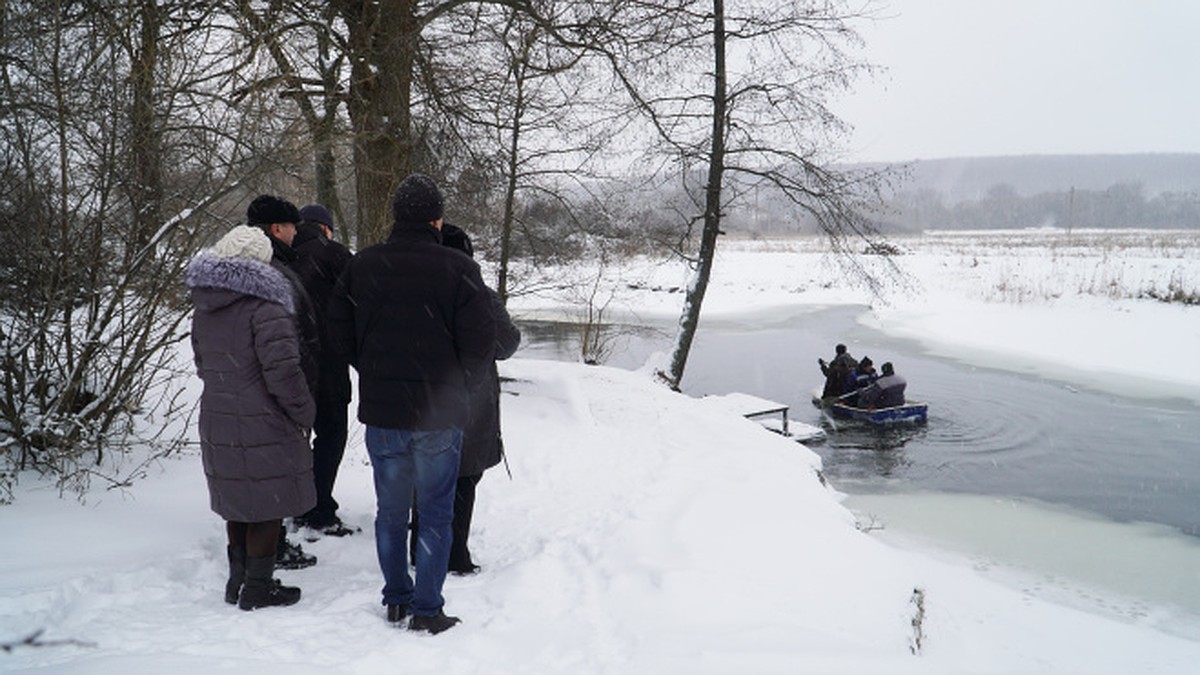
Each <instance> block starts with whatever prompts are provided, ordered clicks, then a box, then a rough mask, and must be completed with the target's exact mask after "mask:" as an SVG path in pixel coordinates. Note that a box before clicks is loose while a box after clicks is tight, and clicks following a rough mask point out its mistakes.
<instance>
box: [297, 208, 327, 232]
mask: <svg viewBox="0 0 1200 675" xmlns="http://www.w3.org/2000/svg"><path fill="white" fill-rule="evenodd" d="M300 217H301V218H303V219H304V220H307V221H308V222H310V223H320V224H322V225H324V226H326V227H328V228H329V229H331V230H332V229H333V214H331V213H329V209H327V208H325V207H324V206H321V205H320V204H309V205H308V206H305V207H304V208H302V209H300Z"/></svg>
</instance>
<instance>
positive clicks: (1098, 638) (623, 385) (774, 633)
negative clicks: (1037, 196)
mask: <svg viewBox="0 0 1200 675" xmlns="http://www.w3.org/2000/svg"><path fill="white" fill-rule="evenodd" d="M989 236H993V235H988V236H982V237H981V236H974V237H965V236H957V235H956V236H950V235H936V236H925V237H919V238H913V239H911V240H908V241H903V242H901V244H902V245H903V246H905V248H906V249H908V251H909V253H908V254H907V255H904V256H901V257H900V258H899V262H900V264H901V265H902V266H903V267H904V269H905V270H906V271H907V272H908V273H909V274H910V276H911V281H912V284H910V286H911V288H910V289H908V290H903V289H900V288H896V289H895V291H894V292H892V293H889V296H888V298H886V302H882V301H877V300H873V299H871V298H868V297H867V296H865V295H864V294H863V293H862V292H861V291H856V290H853V289H847V288H846V287H845V286H844V284H842V283H841V282H840V279H842V278H843V277H842V274H841V272H840V271H839V268H838V267H837V266H836V264H834V263H833V261H832V260H831V259H830V258H828V256H827V255H826V254H825V253H823V251H822V249H821V246H820V244H819V243H817V242H816V241H807V240H798V241H787V242H735V241H730V242H722V247H723V248H722V253H721V258H720V260H719V261H718V266H717V271H716V277H715V279H714V284H713V286H712V287H711V289H710V294H709V297H708V298H707V300H706V304H705V312H706V314H709V315H711V314H723V315H726V316H735V315H737V313H739V312H749V311H754V310H761V309H764V308H771V307H783V306H786V307H795V306H798V305H813V306H820V305H828V304H841V303H861V304H864V305H865V304H870V305H872V311H870V312H865V313H864V320H865V321H870V322H873V323H876V324H877V325H878V326H879V327H880V328H882V329H883V330H885V331H888V332H894V333H897V334H901V335H909V336H913V337H917V338H919V339H922V340H924V341H925V342H926V344H927V345H928V346H929V348H930V349H931V350H933V351H936V352H938V353H941V354H944V355H948V356H951V357H955V358H960V359H963V360H967V361H973V362H974V361H978V362H986V363H988V364H990V365H997V366H1000V367H1009V368H1014V369H1028V370H1035V371H1040V370H1046V369H1053V370H1054V372H1055V373H1056V374H1057V375H1059V376H1062V377H1064V378H1065V379H1067V380H1068V381H1079V382H1080V383H1081V384H1083V383H1086V384H1090V385H1094V386H1105V387H1112V388H1113V389H1114V390H1120V391H1124V392H1127V391H1128V390H1129V389H1130V388H1131V387H1137V388H1139V389H1140V390H1141V391H1144V392H1146V393H1147V395H1150V394H1154V393H1156V392H1157V393H1160V394H1161V393H1162V392H1164V391H1169V392H1172V393H1175V394H1179V395H1182V396H1186V397H1188V398H1191V399H1193V400H1200V363H1197V360H1198V359H1200V356H1197V353H1196V352H1197V351H1198V350H1196V345H1197V344H1198V341H1197V337H1200V333H1198V331H1200V320H1198V316H1197V312H1200V308H1197V307H1185V306H1183V305H1179V304H1173V305H1166V304H1162V303H1158V302H1156V301H1153V300H1145V299H1143V300H1137V299H1135V297H1136V296H1137V295H1139V294H1140V293H1141V292H1142V291H1145V290H1147V288H1150V287H1153V288H1155V289H1159V290H1163V289H1165V286H1166V285H1167V284H1169V283H1170V281H1171V280H1172V279H1177V280H1178V283H1179V284H1181V285H1182V287H1183V288H1190V289H1196V288H1197V287H1198V283H1197V280H1198V279H1200V276H1198V274H1200V273H1198V269H1200V262H1198V261H1200V255H1197V250H1198V245H1197V242H1198V241H1200V233H1193V234H1191V235H1186V236H1185V235H1179V237H1181V238H1180V239H1177V240H1174V241H1175V243H1174V244H1171V245H1169V246H1158V245H1157V244H1153V243H1151V244H1145V243H1144V242H1143V243H1139V244H1137V245H1133V244H1129V245H1124V246H1112V247H1105V246H1104V245H1102V244H1101V243H1100V237H1099V235H1097V236H1096V238H1095V239H1093V240H1092V244H1091V245H1090V246H1087V247H1084V246H1081V245H1079V244H1078V242H1079V239H1080V238H1082V237H1083V236H1084V233H1074V234H1073V237H1074V238H1075V239H1074V243H1071V242H1064V243H1061V244H1057V243H1054V242H1056V241H1059V240H1061V239H1062V237H1063V236H1064V235H1061V234H1059V235H1055V234H1054V233H1040V234H1036V235H1029V234H1022V235H1019V234H1017V233H1006V234H996V235H994V237H995V239H989V238H988V237H989ZM1056 236H1057V237H1058V239H1055V237H1056ZM1131 236H1132V235H1131ZM1138 236H1141V235H1138ZM1036 240H1040V241H1041V243H1035V244H1031V245H1028V246H1025V245H1024V244H1028V243H1030V242H1031V241H1036ZM998 242H999V243H998ZM1067 244H1071V246H1068V245H1067ZM1176 254H1178V255H1176ZM868 262H870V261H868ZM1098 266H1099V269H1098ZM605 272H606V279H611V281H612V286H611V287H612V288H613V289H614V295H613V296H612V298H613V301H612V303H611V304H610V309H611V310H612V311H613V312H617V313H623V312H629V313H631V314H635V315H639V316H644V317H651V316H656V317H662V316H671V315H674V314H677V313H678V309H679V304H680V301H681V297H682V296H681V294H680V293H678V292H670V288H671V287H677V286H681V285H684V284H686V283H687V273H686V271H685V270H683V269H682V268H681V267H679V266H677V265H651V264H649V263H647V264H644V265H639V264H630V265H626V266H623V267H622V268H621V269H608V270H605ZM577 274H578V276H579V278H586V274H585V273H577ZM1113 279H1116V280H1118V281H1119V283H1118V284H1110V283H1108V282H1109V281H1110V280H1113ZM631 286H632V288H631ZM1102 289H1107V290H1104V292H1099V291H1101V290H1102ZM561 302H562V298H561V297H560V298H555V297H533V296H524V297H521V298H517V299H516V300H515V302H514V303H513V311H514V312H515V313H518V314H524V315H527V316H532V315H534V314H547V313H550V312H553V311H558V310H556V309H555V307H556V306H558V305H560V304H561ZM1148 361H1149V362H1151V363H1152V364H1153V365H1154V366H1161V367H1150V368H1147V367H1145V364H1146V363H1147V362H1148ZM1130 364H1134V365H1130ZM1137 365H1141V366H1142V367H1140V368H1139V367H1136V366H1137ZM501 371H502V373H503V374H504V375H505V376H507V377H509V378H512V379H513V381H512V382H511V383H508V384H507V385H506V395H505V396H504V398H503V402H502V405H503V410H504V432H505V439H506V445H507V448H508V452H509V460H510V463H511V470H512V478H511V480H510V479H509V477H508V476H506V475H505V474H504V471H503V470H502V469H497V470H493V471H492V472H490V473H489V474H488V475H487V477H485V479H484V482H483V483H482V484H481V485H480V494H479V503H478V508H477V512H476V517H475V534H474V544H473V548H474V549H475V553H476V557H477V561H478V562H480V563H481V564H482V565H483V566H484V570H483V572H482V573H481V574H479V575H477V576H475V577H470V578H457V577H451V578H450V579H449V580H448V582H447V586H446V596H447V601H448V604H447V610H448V612H450V613H451V614H455V615H458V616H460V617H462V619H463V624H462V625H461V626H458V627H456V628H454V629H452V630H451V631H449V632H447V633H444V634H442V635H439V636H436V637H428V636H415V635H412V634H408V633H406V632H404V631H399V630H396V629H395V628H393V627H391V626H389V625H388V624H386V622H385V621H384V619H383V613H382V609H381V607H380V606H379V604H378V603H379V588H380V586H381V584H382V582H381V579H380V576H379V571H378V567H377V564H376V560H375V555H374V546H373V541H372V538H371V534H370V533H371V522H372V516H373V510H374V496H373V492H372V489H371V477H370V471H369V467H368V465H367V461H366V452H365V449H364V447H363V444H362V433H361V427H358V426H357V425H354V426H353V427H352V430H351V441H350V446H349V448H348V450H347V457H346V459H345V461H344V463H343V467H342V473H341V475H340V478H339V482H338V487H337V492H336V494H337V497H338V499H339V500H340V501H341V503H342V513H343V516H344V517H345V518H346V519H347V520H348V521H349V522H351V523H352V524H355V525H358V526H360V527H361V528H362V529H363V532H362V533H361V534H359V535H355V536H352V537H348V538H344V539H335V538H326V539H323V540H320V541H317V542H315V543H312V544H308V545H306V547H307V548H308V549H310V550H311V551H312V552H314V553H316V554H317V555H318V556H319V557H320V563H319V564H318V565H317V566H315V567H312V568H310V569H307V570H301V571H296V572H286V571H285V572H281V573H280V575H279V576H280V577H281V578H282V579H284V580H285V581H286V582H288V583H295V584H297V585H299V586H301V587H302V588H303V589H304V597H303V599H302V600H301V602H300V603H299V604H298V605H296V606H294V607H289V608H272V609H266V610H260V611H256V612H241V611H239V610H237V609H236V608H232V607H230V606H228V605H226V604H225V603H224V602H223V601H222V597H221V596H222V590H223V584H224V578H225V561H224V531H223V527H222V523H221V521H220V520H219V519H218V518H217V517H216V516H215V515H213V514H212V513H210V512H209V511H208V508H207V503H208V500H207V494H206V492H205V488H204V481H203V478H202V472H201V468H200V465H199V459H198V457H197V456H196V455H194V454H187V455H183V456H180V457H177V458H174V459H172V460H168V461H165V462H161V463H159V464H158V465H156V466H155V467H154V468H153V470H152V471H151V475H150V476H149V477H147V478H146V479H144V480H141V481H139V482H137V483H135V484H134V485H133V487H131V488H128V489H125V490H120V491H110V492H93V493H91V494H89V495H88V497H87V499H86V500H85V502H84V503H83V504H80V503H78V502H76V501H74V500H72V499H71V498H69V497H68V498H66V499H62V498H60V497H59V496H58V494H57V492H56V491H55V490H54V489H53V488H51V487H47V486H45V485H39V484H38V483H37V481H36V480H33V478H32V477H25V479H23V480H22V482H21V485H20V486H19V487H18V494H17V501H16V503H15V504H12V505H9V506H4V507H0V531H2V532H3V536H4V554H3V555H2V556H0V643H3V644H5V645H13V646H12V647H11V649H6V650H4V651H0V671H4V672H25V671H34V672H64V673H65V672H88V673H97V672H114V673H115V672H120V673H161V672H174V673H193V672H195V673H200V672H205V673H207V672H212V671H219V670H233V669H238V670H244V669H257V670H258V671H260V672H287V673H302V672H353V673H376V672H379V673H383V672H399V671H403V672H431V673H432V672H443V673H474V672H479V673H482V672H487V673H600V672H606V673H607V672H618V673H664V672H720V673H728V672H747V673H784V672H786V673H793V672H816V673H910V672H911V673H918V672H919V673H1122V674H1124V673H1133V672H1137V673H1190V672H1194V669H1195V664H1196V663H1200V642H1198V641H1195V640H1191V639H1187V638H1181V637H1177V636H1174V635H1169V634H1167V633H1165V632H1162V631H1160V630H1159V629H1158V628H1157V627H1156V626H1155V625H1154V623H1153V621H1150V620H1145V621H1139V620H1137V619H1126V620H1119V619H1116V618H1113V617H1111V616H1105V615H1101V614H1095V613H1088V612H1083V611H1079V610H1078V609H1073V608H1071V607H1067V606H1064V605H1060V604H1055V603H1054V602H1053V601H1052V599H1050V598H1046V597H1043V596H1041V595H1039V594H1038V593H1037V592H1035V591H1032V590H1029V589H1022V588H1019V587H1013V586H1011V585H1006V584H1002V583H996V582H995V581H993V580H991V579H989V578H988V577H986V576H984V575H982V574H981V573H980V571H979V570H976V569H973V568H972V567H971V566H969V565H964V564H959V563H957V562H955V560H954V559H953V558H948V557H946V556H943V555H934V554H929V553H923V552H919V551H913V550H910V549H901V548H896V547H893V546H890V545H888V544H886V543H884V542H883V541H881V540H880V538H879V537H878V536H876V535H875V534H874V533H872V532H870V531H865V532H864V531H861V530H860V529H859V527H856V525H861V523H856V520H855V517H854V516H853V515H852V514H851V513H850V512H849V511H848V510H846V509H845V508H844V507H843V506H842V496H841V495H839V494H838V493H837V492H836V491H835V490H834V489H832V488H831V487H829V486H826V485H823V484H822V482H821V481H820V480H819V476H818V473H817V471H818V469H819V467H820V459H819V458H818V457H817V455H815V454H814V453H812V452H810V451H809V450H807V449H805V448H804V447H803V446H800V445H798V444H796V443H794V442H792V441H790V440H788V439H785V438H782V437H779V436H777V435H774V434H771V433H769V432H766V431H764V430H763V429H762V428H761V427H760V426H759V425H758V424H756V423H753V422H750V421H747V420H745V419H742V418H740V417H738V416H737V415H736V414H731V413H728V412H726V411H725V410H723V409H722V408H721V407H720V406H719V405H716V404H714V402H712V401H705V400H695V399H692V398H688V397H686V396H683V395H679V394H673V393H670V392H668V391H666V390H664V389H663V388H662V387H661V386H660V385H658V384H655V383H654V382H653V381H652V378H651V377H650V375H649V368H647V369H643V370H642V371H639V372H629V371H622V370H617V369H612V368H605V367H587V366H582V365H577V364H565V363H555V362H548V361H537V360H528V359H515V360H513V361H510V362H507V363H504V364H503V365H502V368H501ZM866 529H869V528H866ZM36 631H42V632H41V633H39V634H38V635H37V637H36V638H34V639H33V640H31V642H32V643H34V644H14V643H20V642H21V641H22V640H23V639H25V638H27V637H29V636H31V635H33V634H34V633H35V632H36Z"/></svg>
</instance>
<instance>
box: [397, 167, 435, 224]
mask: <svg viewBox="0 0 1200 675" xmlns="http://www.w3.org/2000/svg"><path fill="white" fill-rule="evenodd" d="M445 209H446V202H445V199H443V198H442V191H441V190H439V189H438V186H437V183H435V182H433V179H432V178H430V177H429V176H425V175H422V174H419V173H414V174H413V175H411V176H409V177H408V178H405V179H404V181H403V182H401V183H400V187H398V188H396V195H395V197H393V199H392V216H393V217H394V218H395V219H396V222H408V223H431V222H433V221H435V220H437V219H439V218H441V217H442V214H443V213H444V212H445Z"/></svg>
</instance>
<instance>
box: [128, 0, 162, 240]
mask: <svg viewBox="0 0 1200 675" xmlns="http://www.w3.org/2000/svg"><path fill="white" fill-rule="evenodd" d="M160 12H161V10H160V9H159V7H158V3H157V2H156V0H142V1H141V4H140V6H139V7H138V17H139V18H140V19H141V31H140V34H139V45H138V49H137V52H136V53H135V55H134V60H133V63H131V64H130V67H131V68H130V69H131V72H130V77H129V79H130V82H131V84H132V89H133V111H132V115H131V117H132V119H131V120H130V122H131V123H130V133H131V134H132V142H130V144H129V147H130V149H131V151H132V153H133V162H132V163H133V185H132V187H131V189H130V195H129V197H130V202H131V205H132V206H133V222H134V231H133V236H132V237H130V238H129V242H130V246H129V249H130V250H127V251H126V253H125V254H126V256H135V255H138V253H139V252H140V251H141V249H142V248H143V247H144V246H145V245H146V244H147V243H148V242H149V241H150V238H151V237H153V236H154V233H155V232H156V231H158V228H159V227H160V226H161V225H162V195H163V188H162V185H163V171H162V127H161V125H160V124H159V123H158V119H157V118H158V115H157V111H156V110H155V106H154V93H155V85H154V75H155V70H156V67H157V61H158V37H159V27H160V26H161V25H162V18H161V15H160Z"/></svg>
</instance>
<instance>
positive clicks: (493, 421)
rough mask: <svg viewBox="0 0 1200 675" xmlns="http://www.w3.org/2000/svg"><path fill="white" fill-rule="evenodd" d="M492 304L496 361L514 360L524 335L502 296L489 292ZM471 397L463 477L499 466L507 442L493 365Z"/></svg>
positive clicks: (474, 385)
mask: <svg viewBox="0 0 1200 675" xmlns="http://www.w3.org/2000/svg"><path fill="white" fill-rule="evenodd" d="M487 294H488V299H489V300H490V301H491V302H490V304H491V310H492V319H493V320H494V321H495V322H496V353H495V359H496V361H503V360H504V359H507V358H508V357H510V356H512V355H513V353H514V352H516V351H517V347H518V346H520V344H521V331H520V329H518V328H517V326H516V324H514V323H513V322H512V318H511V317H510V316H509V315H508V310H507V309H505V308H504V302H503V301H502V300H501V299H500V295H499V294H498V293H496V292H495V291H493V290H492V289H490V288H488V289H487ZM469 389H470V393H471V417H470V420H469V421H468V422H467V426H466V427H465V428H464V429H463V447H462V461H461V463H460V464H459V467H458V475H460V476H477V475H479V474H482V473H483V472H484V471H486V470H488V469H490V468H492V467H493V466H496V465H497V464H499V463H500V459H501V458H502V457H503V456H504V440H503V439H502V438H501V436H500V373H499V371H497V370H496V364H495V362H494V361H493V362H492V364H491V367H489V368H487V369H485V371H484V372H483V374H482V377H479V378H474V379H472V381H471V382H470V383H469Z"/></svg>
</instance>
